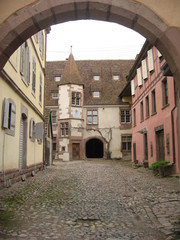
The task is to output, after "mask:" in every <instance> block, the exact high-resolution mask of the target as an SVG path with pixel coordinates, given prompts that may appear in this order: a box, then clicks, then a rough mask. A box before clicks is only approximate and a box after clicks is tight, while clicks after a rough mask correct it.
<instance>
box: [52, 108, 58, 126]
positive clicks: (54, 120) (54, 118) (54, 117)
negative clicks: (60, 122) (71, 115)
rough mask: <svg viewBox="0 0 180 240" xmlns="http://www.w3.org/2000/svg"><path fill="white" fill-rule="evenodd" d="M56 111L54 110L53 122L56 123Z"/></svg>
mask: <svg viewBox="0 0 180 240" xmlns="http://www.w3.org/2000/svg"><path fill="white" fill-rule="evenodd" d="M56 123H57V121H56V111H52V124H56Z"/></svg>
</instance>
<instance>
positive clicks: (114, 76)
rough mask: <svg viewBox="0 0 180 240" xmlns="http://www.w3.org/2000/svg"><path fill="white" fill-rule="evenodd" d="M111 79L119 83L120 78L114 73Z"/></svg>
mask: <svg viewBox="0 0 180 240" xmlns="http://www.w3.org/2000/svg"><path fill="white" fill-rule="evenodd" d="M116 77H117V79H116ZM112 79H113V81H115V82H116V81H119V80H120V76H119V74H116V73H114V74H113V75H112Z"/></svg>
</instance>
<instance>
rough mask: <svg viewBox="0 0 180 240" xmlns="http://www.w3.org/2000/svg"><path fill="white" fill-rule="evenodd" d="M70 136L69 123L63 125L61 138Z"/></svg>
mask: <svg viewBox="0 0 180 240" xmlns="http://www.w3.org/2000/svg"><path fill="white" fill-rule="evenodd" d="M68 135H69V127H68V123H61V137H67V136H68Z"/></svg>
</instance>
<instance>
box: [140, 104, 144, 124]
mask: <svg viewBox="0 0 180 240" xmlns="http://www.w3.org/2000/svg"><path fill="white" fill-rule="evenodd" d="M140 114H141V122H143V121H144V106H143V101H142V102H140Z"/></svg>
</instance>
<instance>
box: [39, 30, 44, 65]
mask: <svg viewBox="0 0 180 240" xmlns="http://www.w3.org/2000/svg"><path fill="white" fill-rule="evenodd" d="M39 51H40V54H41V58H42V60H44V34H43V31H40V32H39Z"/></svg>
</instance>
